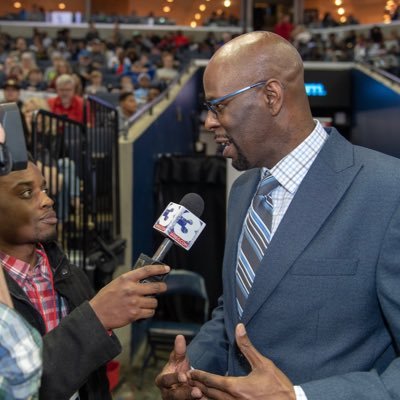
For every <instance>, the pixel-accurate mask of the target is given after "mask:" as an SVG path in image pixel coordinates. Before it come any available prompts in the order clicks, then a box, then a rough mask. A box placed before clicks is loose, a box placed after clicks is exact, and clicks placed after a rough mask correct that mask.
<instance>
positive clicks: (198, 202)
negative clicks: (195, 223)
mask: <svg viewBox="0 0 400 400" xmlns="http://www.w3.org/2000/svg"><path fill="white" fill-rule="evenodd" d="M179 204H180V205H181V206H183V207H185V208H186V209H187V210H189V211H190V212H191V213H193V214H194V215H195V216H196V217H200V216H201V214H203V211H204V200H203V199H202V198H201V196H199V195H198V194H197V193H187V194H185V195H184V196H183V197H182V199H181V201H180V202H179Z"/></svg>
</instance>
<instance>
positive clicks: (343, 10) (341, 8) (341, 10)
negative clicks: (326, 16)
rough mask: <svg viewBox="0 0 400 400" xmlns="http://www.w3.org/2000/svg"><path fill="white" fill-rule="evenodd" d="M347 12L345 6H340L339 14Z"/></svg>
mask: <svg viewBox="0 0 400 400" xmlns="http://www.w3.org/2000/svg"><path fill="white" fill-rule="evenodd" d="M345 12H346V10H345V9H344V8H343V7H340V8H338V10H337V13H338V14H339V15H343V14H344V13H345Z"/></svg>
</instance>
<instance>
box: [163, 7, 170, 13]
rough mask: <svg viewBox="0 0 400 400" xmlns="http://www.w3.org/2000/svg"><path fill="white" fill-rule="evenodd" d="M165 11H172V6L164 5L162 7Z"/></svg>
mask: <svg viewBox="0 0 400 400" xmlns="http://www.w3.org/2000/svg"><path fill="white" fill-rule="evenodd" d="M162 10H163V11H164V12H165V13H169V12H170V11H171V7H170V6H164V7H163V9H162Z"/></svg>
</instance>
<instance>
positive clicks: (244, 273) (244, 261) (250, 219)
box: [236, 172, 279, 317]
mask: <svg viewBox="0 0 400 400" xmlns="http://www.w3.org/2000/svg"><path fill="white" fill-rule="evenodd" d="M278 185H279V183H278V181H277V180H276V179H275V178H274V177H273V176H272V175H271V174H270V173H269V172H267V173H266V175H265V176H264V178H263V179H262V181H261V182H260V184H259V186H258V189H257V192H256V194H255V196H254V198H253V201H252V202H251V206H250V209H249V211H248V213H247V216H246V220H245V223H244V227H243V235H242V243H241V246H240V249H239V256H238V263H237V267H236V300H237V307H238V311H239V316H240V317H241V316H242V314H243V309H244V305H245V303H246V300H247V297H248V295H249V293H250V290H251V286H252V284H253V281H254V277H255V274H256V270H257V268H258V266H259V265H260V262H261V260H262V258H263V256H264V253H265V251H266V249H267V247H268V245H269V242H270V240H271V226H272V209H273V205H272V198H271V195H270V193H271V192H272V191H273V190H274V189H275V188H276V187H277V186H278Z"/></svg>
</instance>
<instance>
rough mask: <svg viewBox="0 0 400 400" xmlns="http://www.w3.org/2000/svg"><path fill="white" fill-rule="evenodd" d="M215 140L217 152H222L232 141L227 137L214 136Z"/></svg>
mask: <svg viewBox="0 0 400 400" xmlns="http://www.w3.org/2000/svg"><path fill="white" fill-rule="evenodd" d="M215 141H216V142H217V144H218V148H217V151H218V154H222V155H223V154H224V152H225V150H227V149H228V147H229V146H230V145H231V144H232V142H231V141H230V140H229V139H228V138H216V139H215Z"/></svg>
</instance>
